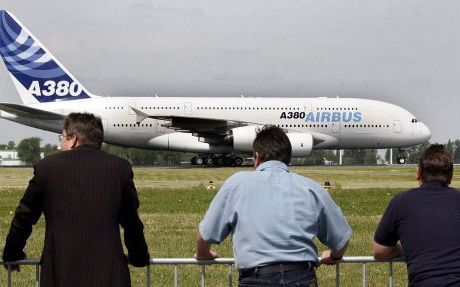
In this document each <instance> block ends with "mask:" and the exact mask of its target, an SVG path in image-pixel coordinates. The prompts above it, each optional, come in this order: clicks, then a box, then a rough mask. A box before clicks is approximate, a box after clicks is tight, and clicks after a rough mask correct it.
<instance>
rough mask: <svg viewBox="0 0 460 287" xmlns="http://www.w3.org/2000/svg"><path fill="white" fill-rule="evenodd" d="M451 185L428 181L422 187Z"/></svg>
mask: <svg viewBox="0 0 460 287" xmlns="http://www.w3.org/2000/svg"><path fill="white" fill-rule="evenodd" d="M448 186H449V185H447V184H443V183H440V182H439V181H428V182H423V183H422V185H421V187H423V188H440V187H448Z"/></svg>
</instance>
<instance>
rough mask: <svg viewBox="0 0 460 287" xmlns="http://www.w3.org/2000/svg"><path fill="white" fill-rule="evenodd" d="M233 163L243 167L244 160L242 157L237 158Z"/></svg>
mask: <svg viewBox="0 0 460 287" xmlns="http://www.w3.org/2000/svg"><path fill="white" fill-rule="evenodd" d="M233 163H234V164H235V165H236V166H241V165H242V164H243V159H242V158H241V157H235V158H234V159H233Z"/></svg>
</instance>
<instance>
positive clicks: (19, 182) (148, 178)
mask: <svg viewBox="0 0 460 287" xmlns="http://www.w3.org/2000/svg"><path fill="white" fill-rule="evenodd" d="M239 170H251V169H250V168H216V169H210V168H190V169H175V168H135V170H134V173H135V181H136V186H137V188H138V192H139V198H140V201H141V207H140V215H141V218H142V220H143V222H144V225H145V234H146V238H147V242H148V245H149V248H150V253H151V256H152V257H154V258H189V257H192V256H193V253H194V248H195V237H196V231H197V225H198V223H199V222H200V220H201V218H202V216H203V215H204V213H205V211H206V209H207V207H208V205H209V202H210V201H211V200H212V198H213V196H214V194H215V191H207V190H206V188H205V187H206V184H207V182H208V181H209V180H213V181H214V183H216V185H217V186H219V185H221V184H222V183H223V181H224V180H225V179H226V178H227V177H229V176H230V175H231V174H233V173H235V172H237V171H239ZM292 170H293V171H294V172H297V173H299V174H301V175H304V176H308V177H310V178H312V179H314V180H316V181H318V182H324V181H326V180H328V181H330V182H332V185H333V188H332V190H331V195H332V197H333V198H334V200H335V201H336V202H337V204H338V205H339V206H340V207H341V208H342V211H343V212H344V214H345V216H346V217H347V219H348V221H349V223H350V225H351V226H352V229H353V237H352V239H351V241H350V246H349V250H348V253H347V255H348V256H370V255H371V242H372V237H373V232H374V230H375V228H376V225H377V223H378V220H379V219H380V216H381V214H382V212H383V211H384V209H385V207H386V205H387V203H388V201H389V200H390V199H391V197H392V196H393V195H394V194H396V193H398V192H400V191H402V190H404V189H407V188H411V187H415V186H417V182H416V181H415V167H414V166H404V167H401V166H391V167H362V166H360V167H292ZM31 176H32V169H30V168H18V169H14V168H13V169H10V168H7V169H0V183H1V184H0V242H1V243H0V246H1V247H0V248H1V251H3V245H4V241H5V237H6V234H7V232H8V228H9V224H10V222H11V219H12V217H13V213H14V210H15V208H16V205H17V203H18V202H19V199H20V198H21V196H22V194H23V192H24V189H25V187H26V186H27V183H28V180H29V179H30V178H31ZM459 180H460V177H459V173H458V172H456V173H455V176H454V182H453V184H452V185H453V186H454V187H459V185H460V181H459ZM43 237H44V221H43V218H42V219H40V221H39V223H38V224H37V225H36V226H35V227H34V232H33V234H32V236H31V238H30V239H29V241H28V244H27V246H26V253H27V254H28V257H29V258H38V257H39V256H40V252H41V248H42V246H43ZM319 249H320V250H322V249H325V247H323V246H321V245H319ZM215 250H216V251H217V252H218V253H219V254H220V255H221V256H222V257H232V253H231V241H230V239H226V240H225V241H224V242H223V243H222V244H220V245H219V246H216V248H215ZM152 270H153V273H152V278H153V282H154V284H153V286H172V282H173V281H172V268H171V267H169V266H167V267H166V266H165V267H163V266H161V267H153V269H152ZM394 270H395V274H394V276H395V281H396V284H395V286H406V285H407V283H406V267H405V265H404V264H402V263H397V264H395V268H394ZM360 271H361V266H360V265H358V264H347V265H346V266H342V267H341V274H342V280H341V283H342V284H341V286H360V280H361V279H360V278H361V273H360ZM145 272H146V271H145V269H137V268H132V269H131V274H132V281H133V286H145V278H146V277H145V276H146V273H145ZM317 272H318V278H319V282H320V285H321V286H334V276H335V267H330V266H322V267H320V268H319V269H318V270H317ZM368 275H369V277H368V282H369V284H368V286H386V280H387V265H386V264H377V263H373V264H370V265H369V266H368ZM206 276H207V286H227V285H226V284H227V267H223V266H212V267H208V268H207V272H206ZM33 278H34V268H33V267H28V266H26V267H23V269H22V271H21V273H20V274H19V275H17V274H16V273H15V274H14V277H13V280H14V281H13V282H14V284H13V286H33ZM236 278H237V276H236V273H235V280H236ZM6 279H7V273H6V272H5V271H4V270H3V268H1V271H0V286H6ZM235 282H236V281H235ZM180 283H181V286H199V284H200V280H199V268H198V267H196V266H183V267H181V268H180ZM234 286H236V284H234Z"/></svg>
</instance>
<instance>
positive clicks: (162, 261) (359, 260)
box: [0, 256, 404, 287]
mask: <svg viewBox="0 0 460 287" xmlns="http://www.w3.org/2000/svg"><path fill="white" fill-rule="evenodd" d="M394 262H404V258H395V259H392V260H387V261H377V260H375V259H374V257H372V256H348V257H344V258H343V259H342V260H340V261H339V262H338V264H336V265H335V286H337V287H338V286H340V266H341V265H343V264H360V265H361V286H363V287H366V286H367V284H368V278H367V273H368V271H367V266H368V264H369V263H379V264H388V279H387V280H388V286H390V287H392V286H393V284H394V278H393V263H394ZM234 263H235V262H234V260H233V258H217V259H215V260H202V261H198V260H196V259H194V258H156V259H155V258H153V259H150V265H149V266H147V268H146V269H147V270H146V272H147V274H146V286H147V287H151V286H152V284H153V283H154V281H153V280H152V268H153V266H155V265H171V266H172V268H173V278H172V280H173V286H174V287H178V286H180V282H179V266H181V265H198V266H199V268H200V271H199V272H200V281H201V282H200V286H201V287H205V286H206V266H209V265H216V264H217V265H227V266H228V278H227V280H228V286H230V287H231V286H233V277H234V273H236V274H237V271H235V268H234ZM0 264H1V265H3V261H2V260H0ZM9 264H17V265H35V279H34V284H35V285H34V286H35V287H40V280H39V278H40V261H39V260H38V259H27V260H21V261H17V262H12V263H9ZM7 274H8V275H7V277H8V278H7V279H6V280H7V286H8V287H11V286H13V285H12V284H13V278H12V271H11V269H10V265H8V271H7ZM17 276H18V275H17ZM3 280H4V279H3V278H2V279H1V281H3ZM3 282H4V281H3ZM0 285H1V284H0Z"/></svg>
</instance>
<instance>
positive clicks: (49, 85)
mask: <svg viewBox="0 0 460 287" xmlns="http://www.w3.org/2000/svg"><path fill="white" fill-rule="evenodd" d="M0 54H1V56H2V58H3V61H4V62H5V65H6V68H7V69H8V71H9V73H10V76H11V78H12V80H13V82H14V84H15V86H16V89H17V90H18V92H19V95H20V96H21V99H22V102H23V103H24V104H32V103H44V102H54V101H61V100H77V99H85V98H90V97H94V95H92V94H91V93H89V92H88V91H87V90H86V89H85V88H84V87H83V86H82V85H81V84H80V82H78V81H77V80H76V79H75V77H74V76H73V75H72V74H71V73H70V72H69V71H67V69H66V68H65V67H64V66H63V65H62V64H61V63H60V62H59V61H58V60H57V59H56V58H55V57H54V56H53V55H52V54H51V53H50V52H49V51H48V50H47V49H46V48H45V46H43V45H42V44H41V43H40V41H38V39H37V38H35V36H34V35H32V33H30V32H29V30H28V29H27V28H26V27H24V25H23V24H22V23H21V22H19V20H17V19H16V18H15V17H14V15H13V14H11V13H9V12H8V11H5V10H0Z"/></svg>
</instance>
